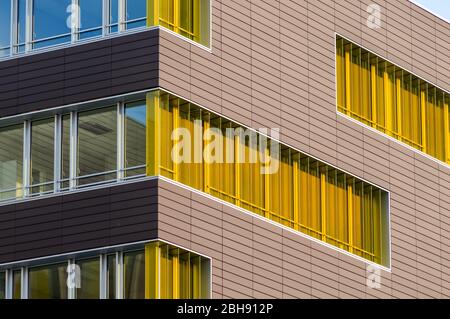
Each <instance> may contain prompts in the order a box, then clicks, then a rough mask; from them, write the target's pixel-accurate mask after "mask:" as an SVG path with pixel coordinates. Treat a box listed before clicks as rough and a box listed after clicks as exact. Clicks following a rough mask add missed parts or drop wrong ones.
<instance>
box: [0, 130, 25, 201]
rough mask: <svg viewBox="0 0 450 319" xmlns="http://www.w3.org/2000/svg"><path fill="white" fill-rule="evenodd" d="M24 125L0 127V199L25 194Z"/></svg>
mask: <svg viewBox="0 0 450 319" xmlns="http://www.w3.org/2000/svg"><path fill="white" fill-rule="evenodd" d="M22 145H23V125H22V124H19V125H14V126H9V127H4V128H0V200H5V199H11V198H18V197H21V196H22V194H23V189H22V186H23V180H22V167H23V147H22Z"/></svg>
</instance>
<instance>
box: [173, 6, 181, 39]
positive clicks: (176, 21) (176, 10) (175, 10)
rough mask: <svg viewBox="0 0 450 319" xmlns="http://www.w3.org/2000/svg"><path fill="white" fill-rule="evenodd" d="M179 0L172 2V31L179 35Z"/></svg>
mask: <svg viewBox="0 0 450 319" xmlns="http://www.w3.org/2000/svg"><path fill="white" fill-rule="evenodd" d="M180 22H181V21H180V0H174V1H173V24H174V27H173V31H175V32H176V33H179V32H180V30H179V27H180Z"/></svg>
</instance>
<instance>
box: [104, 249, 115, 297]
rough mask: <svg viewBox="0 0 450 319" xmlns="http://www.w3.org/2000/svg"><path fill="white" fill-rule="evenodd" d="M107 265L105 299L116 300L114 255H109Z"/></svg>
mask: <svg viewBox="0 0 450 319" xmlns="http://www.w3.org/2000/svg"><path fill="white" fill-rule="evenodd" d="M107 263H108V264H107V272H108V273H107V275H106V280H107V282H106V297H107V298H108V299H116V271H117V268H116V255H109V256H108V261H107Z"/></svg>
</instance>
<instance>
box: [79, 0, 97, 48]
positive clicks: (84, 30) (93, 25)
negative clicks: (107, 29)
mask: <svg viewBox="0 0 450 319" xmlns="http://www.w3.org/2000/svg"><path fill="white" fill-rule="evenodd" d="M78 5H79V8H80V9H79V12H80V22H79V26H78V30H77V32H78V34H79V36H78V37H79V39H87V38H92V37H98V36H101V35H102V33H103V31H102V27H103V0H78Z"/></svg>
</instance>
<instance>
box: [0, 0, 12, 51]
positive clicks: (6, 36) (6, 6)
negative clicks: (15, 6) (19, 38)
mask: <svg viewBox="0 0 450 319" xmlns="http://www.w3.org/2000/svg"><path fill="white" fill-rule="evenodd" d="M10 44H11V1H0V58H1V57H5V56H8V55H9V53H10V50H9V48H10Z"/></svg>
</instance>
